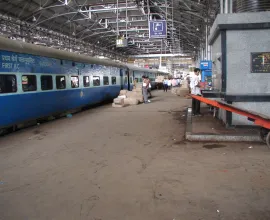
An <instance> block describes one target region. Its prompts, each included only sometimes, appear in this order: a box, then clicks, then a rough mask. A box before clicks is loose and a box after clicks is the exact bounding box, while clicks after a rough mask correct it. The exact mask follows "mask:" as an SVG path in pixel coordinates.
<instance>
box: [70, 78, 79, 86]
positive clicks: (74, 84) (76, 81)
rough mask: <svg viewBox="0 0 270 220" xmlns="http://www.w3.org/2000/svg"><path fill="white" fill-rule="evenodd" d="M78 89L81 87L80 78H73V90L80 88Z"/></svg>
mask: <svg viewBox="0 0 270 220" xmlns="http://www.w3.org/2000/svg"><path fill="white" fill-rule="evenodd" d="M78 87H79V77H78V76H71V88H78Z"/></svg>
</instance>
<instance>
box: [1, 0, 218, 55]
mask: <svg viewBox="0 0 270 220" xmlns="http://www.w3.org/2000/svg"><path fill="white" fill-rule="evenodd" d="M218 2H219V0H12V1H11V0H1V2H0V13H1V16H0V33H2V34H3V35H6V36H7V37H11V38H15V39H22V40H25V41H27V42H32V43H35V44H43V45H46V46H49V47H53V48H59V49H63V50H69V51H74V52H79V53H85V54H91V55H96V54H98V55H104V56H108V57H114V58H119V59H120V58H125V57H127V56H128V55H136V54H161V53H166V54H170V53H173V54H183V55H194V54H195V53H196V52H198V50H199V47H200V45H201V44H203V43H204V42H205V32H206V25H208V26H210V25H211V24H212V22H213V20H214V19H215V17H216V14H217V12H218V8H219V4H218ZM151 19H152V20H160V19H162V20H166V21H167V37H166V38H164V39H150V38H149V20H151ZM117 36H124V37H126V38H128V42H129V46H128V47H125V48H117V47H116V38H117Z"/></svg>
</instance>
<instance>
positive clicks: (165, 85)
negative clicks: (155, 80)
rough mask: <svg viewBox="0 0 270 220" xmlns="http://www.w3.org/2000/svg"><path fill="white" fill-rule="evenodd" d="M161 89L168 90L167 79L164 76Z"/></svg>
mask: <svg viewBox="0 0 270 220" xmlns="http://www.w3.org/2000/svg"><path fill="white" fill-rule="evenodd" d="M163 90H164V92H167V90H168V80H167V79H166V78H165V79H164V80H163Z"/></svg>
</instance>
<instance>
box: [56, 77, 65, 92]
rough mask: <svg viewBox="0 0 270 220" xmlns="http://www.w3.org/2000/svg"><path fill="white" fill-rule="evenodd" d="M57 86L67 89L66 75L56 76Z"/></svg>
mask: <svg viewBox="0 0 270 220" xmlns="http://www.w3.org/2000/svg"><path fill="white" fill-rule="evenodd" d="M55 79H56V88H57V89H65V88H66V77H65V76H56V78H55Z"/></svg>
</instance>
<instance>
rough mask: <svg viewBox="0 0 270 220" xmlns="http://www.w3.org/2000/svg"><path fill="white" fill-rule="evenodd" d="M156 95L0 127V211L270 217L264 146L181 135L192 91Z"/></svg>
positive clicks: (98, 219)
mask: <svg viewBox="0 0 270 220" xmlns="http://www.w3.org/2000/svg"><path fill="white" fill-rule="evenodd" d="M153 95H154V97H153V99H152V103H150V104H141V105H138V106H129V107H125V108H112V107H111V105H104V106H100V107H96V108H92V109H90V110H87V111H84V112H81V113H78V114H75V115H73V116H72V117H71V118H62V119H59V120H54V121H51V122H48V123H44V124H41V125H39V126H38V125H37V126H35V127H31V128H28V129H24V130H21V131H18V132H14V133H11V134H9V135H6V136H3V137H1V138H0V197H1V199H0V206H1V215H0V219H1V220H14V219H29V220H30V219H39V220H45V219H46V220H47V219H50V220H53V219H55V220H73V219H74V220H75V219H76V220H80V219H81V220H88V219H89V220H125V219H126V220H127V219H128V220H164V219H169V220H198V219H201V220H203V219H207V220H212V219H213V220H214V219H237V220H241V219H243V220H254V219H261V220H264V219H265V220H266V219H270V208H269V203H270V184H269V183H270V175H269V173H270V154H269V149H268V148H267V147H266V146H265V145H263V144H259V143H252V148H251V144H250V143H207V142H188V141H185V139H184V136H185V126H186V121H185V119H186V118H185V113H186V111H185V110H186V107H188V106H190V105H191V100H190V99H185V98H180V97H178V96H175V95H173V94H171V93H170V92H168V93H164V92H163V91H154V92H153ZM196 120H197V121H198V119H196ZM197 125H198V126H200V123H197ZM198 131H201V130H200V129H199V128H198Z"/></svg>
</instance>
